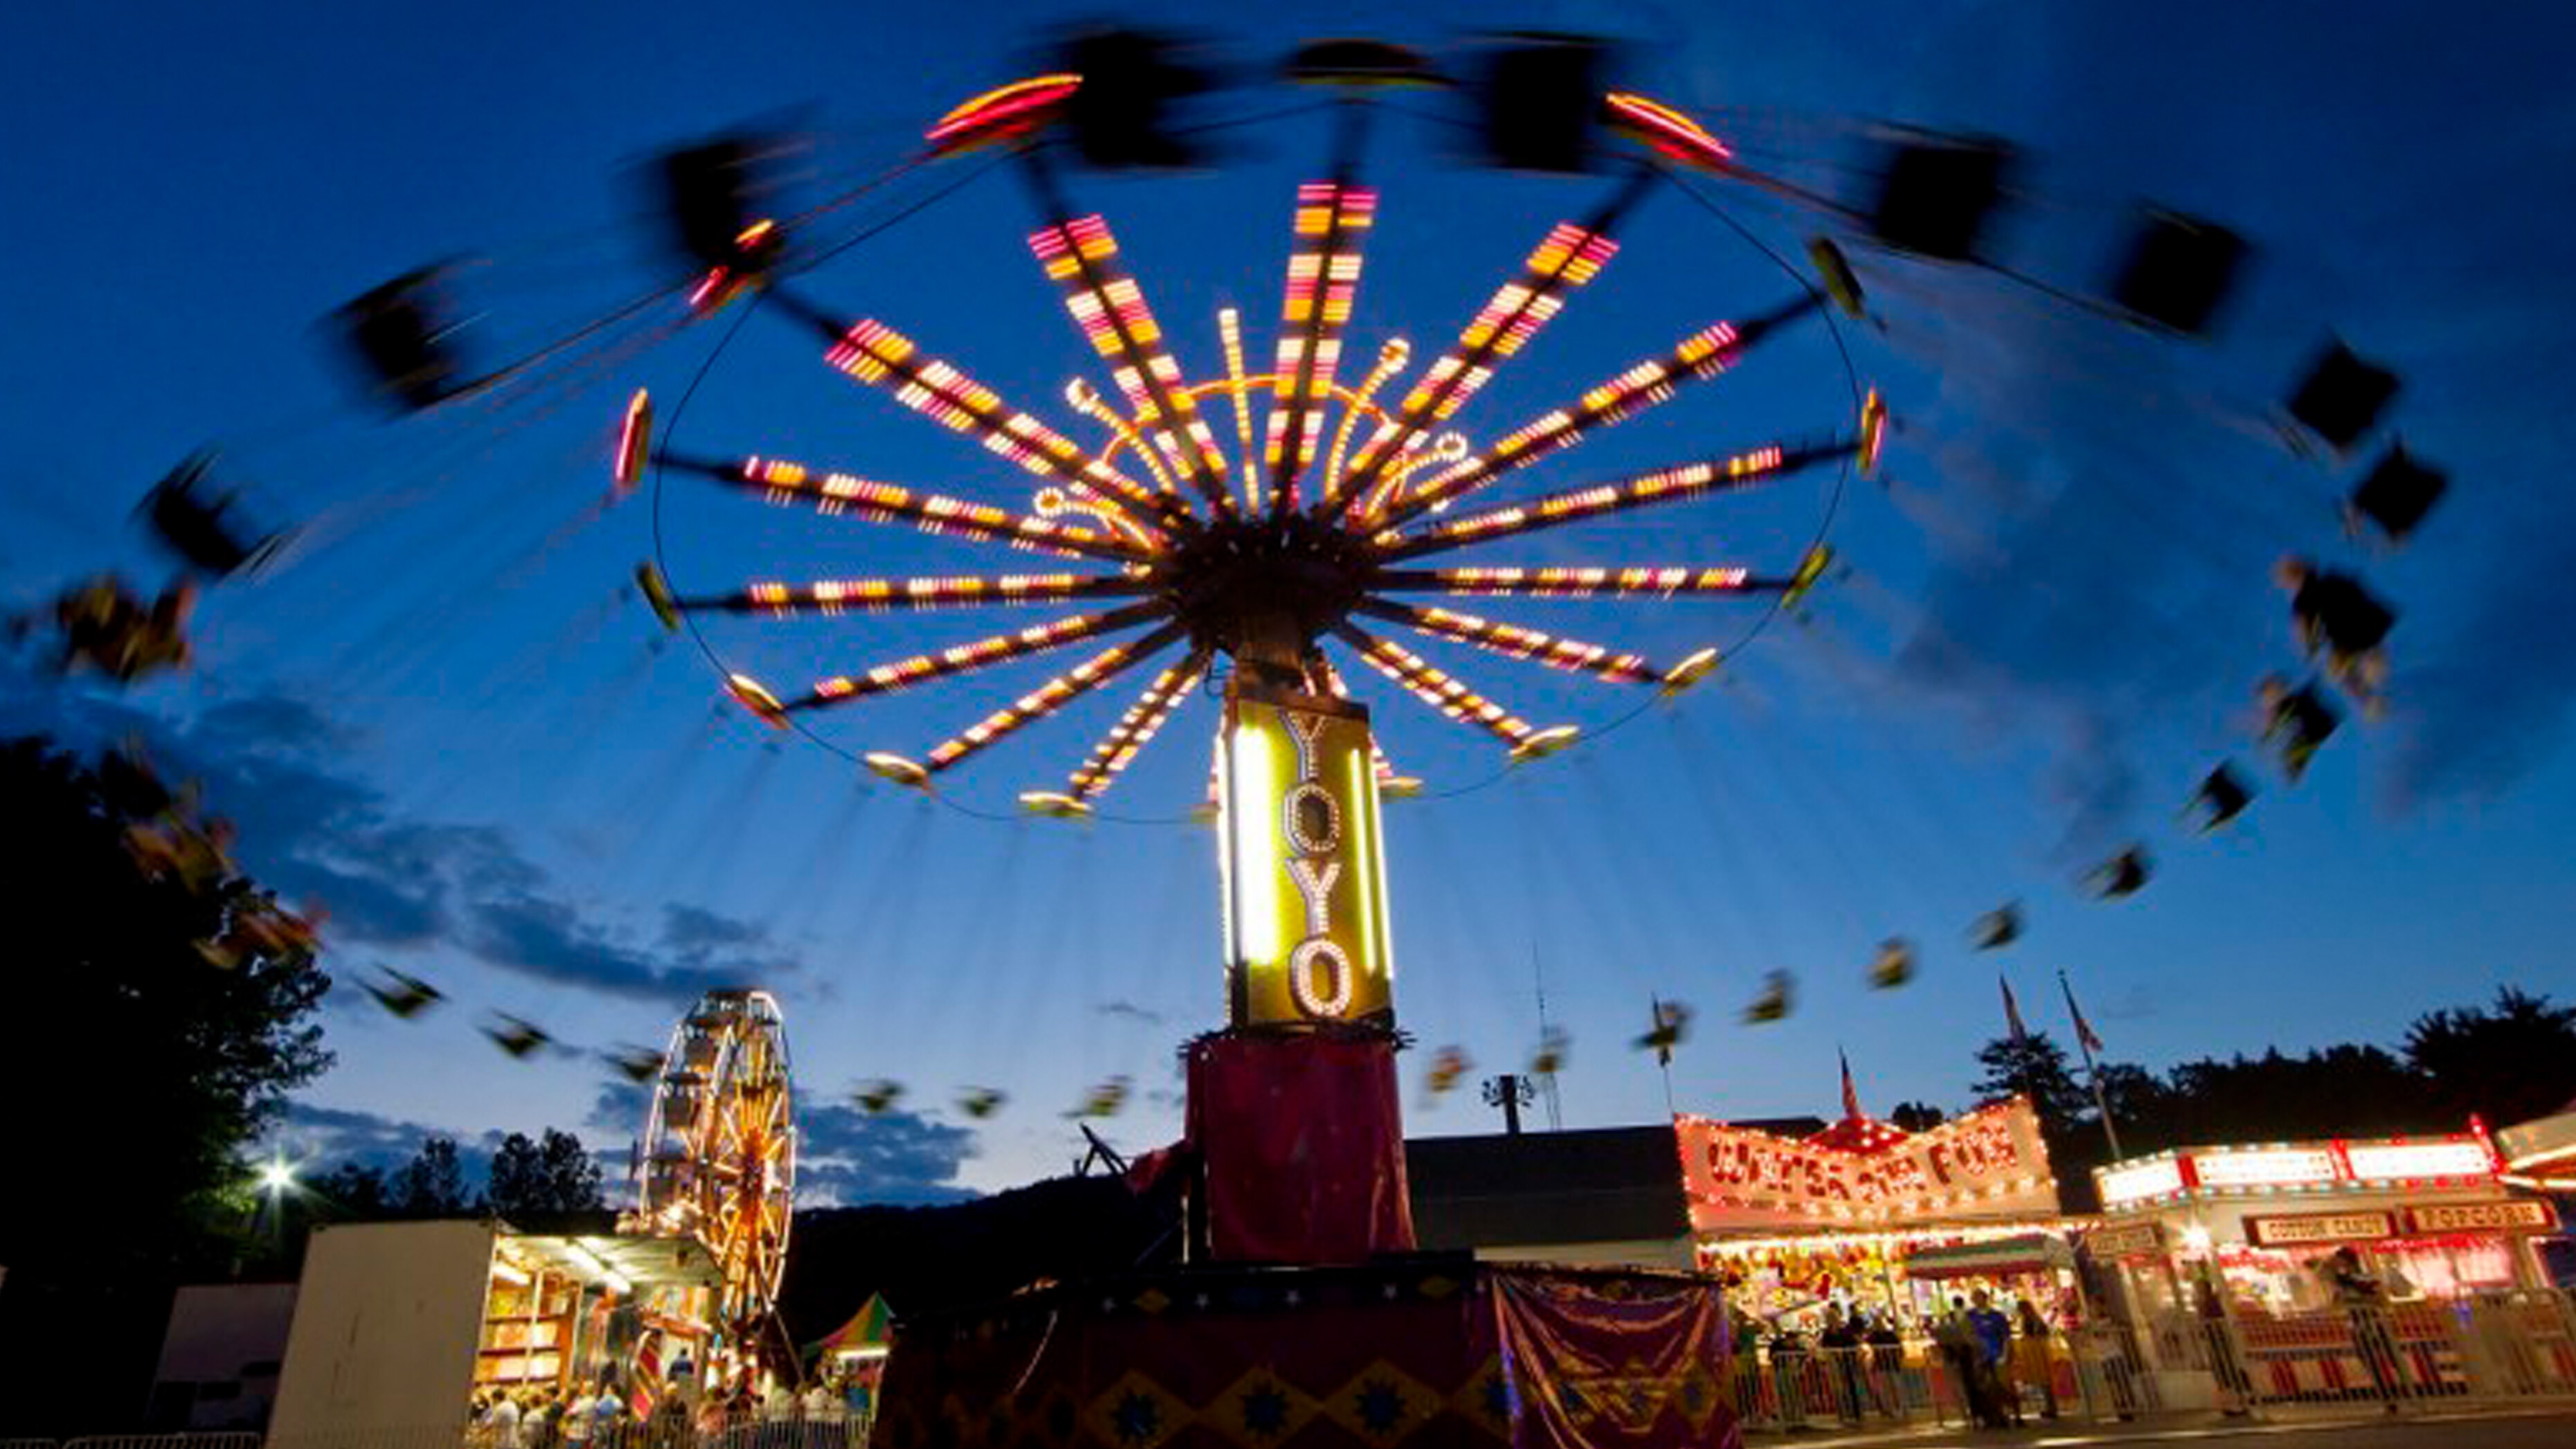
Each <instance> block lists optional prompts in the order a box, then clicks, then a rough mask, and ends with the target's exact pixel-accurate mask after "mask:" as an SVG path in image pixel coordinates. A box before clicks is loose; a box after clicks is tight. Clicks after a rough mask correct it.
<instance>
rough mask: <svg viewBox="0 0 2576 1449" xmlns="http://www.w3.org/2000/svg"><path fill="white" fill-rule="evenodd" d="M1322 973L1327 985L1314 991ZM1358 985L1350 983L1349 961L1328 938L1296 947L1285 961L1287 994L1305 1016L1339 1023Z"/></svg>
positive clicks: (1353, 981)
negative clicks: (1295, 1001) (1286, 962)
mask: <svg viewBox="0 0 2576 1449" xmlns="http://www.w3.org/2000/svg"><path fill="white" fill-rule="evenodd" d="M1319 971H1320V972H1321V973H1322V975H1323V977H1324V979H1325V981H1326V983H1327V985H1326V988H1325V989H1324V990H1323V991H1317V990H1316V989H1315V976H1316V974H1317V973H1318V972H1319ZM1358 988H1359V983H1358V982H1357V981H1355V980H1353V979H1352V975H1351V962H1350V958H1349V957H1347V956H1344V955H1343V954H1342V948H1341V947H1339V946H1336V945H1334V944H1333V943H1332V940H1331V938H1329V937H1325V936H1317V937H1315V938H1314V939H1313V940H1311V941H1308V942H1306V943H1305V944H1304V945H1302V946H1299V947H1298V948H1297V949H1296V951H1295V952H1293V953H1292V954H1290V956H1289V957H1288V994H1289V995H1290V996H1292V997H1295V998H1296V1000H1297V1009H1298V1010H1299V1011H1302V1012H1304V1013H1306V1014H1307V1015H1308V1016H1322V1017H1332V1018H1335V1019H1339V1018H1340V1017H1341V1016H1342V1015H1343V1014H1344V1013H1345V1012H1348V1011H1349V1010H1350V1009H1351V1000H1352V998H1353V996H1354V995H1355V994H1356V993H1357V991H1358Z"/></svg>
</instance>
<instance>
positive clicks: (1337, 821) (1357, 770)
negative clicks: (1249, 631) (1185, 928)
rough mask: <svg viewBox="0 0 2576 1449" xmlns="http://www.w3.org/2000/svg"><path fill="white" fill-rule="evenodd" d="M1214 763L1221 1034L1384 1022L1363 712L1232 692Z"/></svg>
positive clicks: (1388, 964) (1377, 868) (1241, 686)
mask: <svg viewBox="0 0 2576 1449" xmlns="http://www.w3.org/2000/svg"><path fill="white" fill-rule="evenodd" d="M1218 752H1219V753H1218V762H1217V763H1218V768H1217V776H1218V788H1219V791H1220V799H1219V833H1220V834H1221V835H1222V837H1223V843H1222V846H1221V848H1220V854H1221V858H1222V862H1223V866H1224V872H1225V940H1226V974H1227V986H1228V992H1227V994H1228V997H1229V1002H1230V1019H1231V1021H1232V1022H1233V1024H1234V1025H1236V1026H1254V1025H1285V1024H1298V1023H1309V1024H1310V1023H1316V1022H1331V1021H1365V1020H1369V1019H1372V1018H1384V1017H1386V1016H1388V1015H1390V1014H1391V1013H1392V1009H1393V1006H1392V999H1391V994H1390V991H1389V982H1390V980H1391V978H1392V977H1393V975H1394V963H1393V960H1392V958H1391V954H1390V952H1389V949H1388V941H1387V930H1386V852H1385V850H1384V847H1383V843H1382V837H1381V835H1380V831H1379V819H1378V792H1377V776H1376V774H1375V770H1374V766H1373V763H1372V759H1371V753H1370V750H1369V729H1368V714H1367V712H1366V711H1365V710H1362V709H1360V708H1359V707H1358V706H1356V705H1351V704H1346V703H1344V702H1342V701H1340V700H1335V699H1329V698H1321V697H1317V696H1312V695H1304V694H1297V693H1293V692H1287V691H1279V690H1273V689H1266V688H1261V687H1258V686H1255V685H1252V684H1250V683H1248V682H1245V681H1241V680H1238V681H1237V682H1236V684H1235V687H1234V690H1233V692H1232V695H1231V697H1230V698H1229V699H1228V701H1227V704H1226V720H1225V729H1224V732H1223V734H1222V735H1221V736H1220V738H1219V744H1218Z"/></svg>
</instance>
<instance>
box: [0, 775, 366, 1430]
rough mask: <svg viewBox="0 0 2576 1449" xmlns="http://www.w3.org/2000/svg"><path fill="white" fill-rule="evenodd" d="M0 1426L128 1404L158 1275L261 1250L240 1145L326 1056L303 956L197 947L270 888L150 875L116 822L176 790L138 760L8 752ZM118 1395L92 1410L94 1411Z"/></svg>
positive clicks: (136, 1385)
mask: <svg viewBox="0 0 2576 1449" xmlns="http://www.w3.org/2000/svg"><path fill="white" fill-rule="evenodd" d="M0 801H6V802H7V810H6V812H5V818H6V820H7V824H8V828H7V829H6V830H5V831H0V919H5V920H7V921H8V923H9V927H10V943H9V985H8V999H7V1003H6V1005H5V1006H0V1061H5V1062H6V1063H7V1069H6V1070H7V1072H8V1083H7V1084H8V1087H9V1089H10V1095H11V1098H12V1100H13V1101H14V1103H15V1110H13V1111H12V1113H11V1114H10V1117H9V1121H8V1125H7V1131H6V1134H5V1140H6V1142H7V1152H8V1156H7V1161H8V1168H7V1172H6V1174H5V1176H6V1179H7V1181H8V1184H9V1190H8V1191H6V1192H0V1266H5V1267H6V1268H7V1270H8V1278H7V1280H6V1284H5V1289H0V1435H5V1434H12V1433H23V1432H35V1433H50V1432H56V1431H58V1430H61V1429H63V1428H65V1427H67V1426H65V1425H63V1424H60V1423H55V1422H51V1421H49V1420H48V1419H47V1417H46V1416H47V1415H48V1414H49V1413H61V1412H63V1411H65V1410H66V1409H77V1410H80V1411H81V1415H82V1417H81V1421H80V1422H79V1423H78V1424H76V1425H71V1426H68V1427H75V1428H79V1429H82V1430H85V1431H92V1432H95V1431H97V1430H99V1429H101V1428H113V1427H114V1424H113V1423H112V1422H102V1421H103V1420H110V1419H112V1418H113V1416H114V1415H115V1414H117V1413H123V1412H129V1411H139V1410H140V1408H141V1406H142V1403H143V1399H144V1391H145V1388H146V1386H147V1384H148V1382H149V1377H150V1372H151V1364H152V1358H153V1353H154V1351H155V1350H156V1349H157V1347H158V1344H159V1341H160V1334H161V1328H162V1324H163V1320H164V1316H165V1313H166V1309H167V1305H168V1302H169V1291H170V1285H171V1284H173V1283H175V1282H179V1281H185V1280H187V1279H191V1278H202V1277H208V1276H214V1277H220V1276H223V1275H224V1274H225V1273H227V1272H228V1271H229V1270H230V1269H232V1268H233V1267H234V1266H235V1265H236V1264H237V1263H238V1262H239V1261H240V1260H241V1258H242V1256H243V1255H244V1254H245V1253H246V1252H248V1251H250V1250H251V1249H252V1246H253V1245H254V1243H255V1242H256V1223H255V1218H256V1213H255V1209H256V1206H257V1201H256V1198H255V1197H254V1195H253V1193H252V1191H251V1188H250V1183H249V1181H248V1176H247V1174H246V1172H245V1171H244V1169H243V1167H242V1155H243V1152H244V1150H245V1149H246V1148H247V1147H248V1146H249V1145H250V1144H251V1143H252V1142H253V1141H254V1140H256V1139H257V1137H258V1136H259V1134H260V1133H261V1132H262V1130H264V1129H265V1128H266V1127H267V1125H268V1124H269V1123H270V1122H271V1121H273V1120H274V1118H275V1116H276V1114H277V1112H278V1111H279V1109H280V1108H281V1107H282V1106H283V1104H284V1101H285V1096H286V1093H287V1092H288V1091H290V1090H292V1089H293V1088H295V1087H298V1086H301V1085H303V1084H305V1083H307V1082H310V1081H312V1080H313V1079H314V1078H315V1077H317V1076H319V1075H321V1073H322V1071H323V1070H324V1068H326V1067H328V1066H329V1065H330V1062H331V1054H330V1053H329V1052H328V1051H326V1050H325V1049H324V1048H323V1046H322V1032H321V1028H320V1027H319V1026H318V1025H316V1024H315V1023H314V1021H313V1019H312V1018H313V1013H314V1010H315V1008H316V1007H317V1006H319V1005H320V1003H321V1000H322V996H323V993H324V991H325V990H326V989H327V988H328V985H329V981H328V978H327V977H325V976H324V975H323V973H322V971H321V969H320V968H319V967H318V966H317V965H316V964H315V962H314V960H313V958H312V956H311V953H310V952H309V951H306V950H301V949H295V950H281V951H276V952H267V951H261V950H252V951H249V952H246V953H244V954H241V955H238V956H232V955H230V954H229V953H220V954H224V955H225V956H226V957H227V959H228V960H229V962H230V964H228V965H227V964H218V962H217V960H216V959H212V958H210V955H209V952H208V951H207V950H206V949H204V948H203V943H207V942H209V941H212V940H215V939H216V938H218V937H220V936H222V935H223V934H224V932H225V930H226V928H227V925H228V924H229V923H231V922H233V921H235V920H236V919H238V918H239V917H240V916H241V915H242V914H243V913H244V912H246V911H252V910H256V909H257V908H258V906H259V904H260V903H261V902H262V901H264V900H265V899H266V898H267V893H266V892H263V891H262V890H261V889H260V888H259V886H258V885H257V884H256V883H255V882H253V881H250V880H248V879H245V878H242V877H241V876H239V875H238V874H223V875H222V878H201V879H197V880H193V881H191V880H188V879H185V878H183V877H182V876H180V875H179V874H177V873H173V872H166V871H165V872H163V873H161V874H160V875H158V876H157V877H156V876H154V875H152V874H149V873H147V871H146V870H145V869H144V868H143V867H142V865H141V864H140V863H139V862H138V860H137V857H136V853H135V852H134V851H133V850H132V849H131V848H130V836H129V831H130V829H131V827H135V826H138V825H141V826H146V827H149V826H150V825H152V823H153V822H154V821H156V820H157V819H158V818H159V817H160V815H161V812H163V811H164V810H165V809H167V808H169V806H170V804H171V801H170V797H169V794H168V792H167V791H166V789H165V788H164V787H163V786H162V785H161V784H160V782H158V781H157V780H155V779H153V778H152V776H151V775H150V774H149V773H147V772H146V771H144V770H142V769H139V768H137V767H135V766H134V765H132V764H130V763H128V762H126V761H124V760H122V759H120V758H118V757H116V756H112V755H111V756H108V757H105V758H103V759H101V760H100V761H98V762H97V763H91V762H88V761H84V760H81V759H78V758H75V757H73V756H72V755H69V754H66V753H64V752H62V751H61V750H59V749H57V748H55V747H54V746H53V745H51V744H50V743H49V742H47V741H44V740H39V739H16V740H9V741H6V742H0ZM102 1405H106V1406H110V1407H109V1408H108V1409H107V1410H105V1411H104V1412H102V1411H101V1410H100V1407H99V1406H102Z"/></svg>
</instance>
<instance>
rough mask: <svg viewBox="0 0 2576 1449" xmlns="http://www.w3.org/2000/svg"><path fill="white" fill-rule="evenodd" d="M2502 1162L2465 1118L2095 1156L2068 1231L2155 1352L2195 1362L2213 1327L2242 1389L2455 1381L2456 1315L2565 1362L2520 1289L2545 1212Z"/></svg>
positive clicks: (2459, 1343) (2560, 1334)
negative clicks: (2376, 1134) (2086, 1203)
mask: <svg viewBox="0 0 2576 1449" xmlns="http://www.w3.org/2000/svg"><path fill="white" fill-rule="evenodd" d="M2504 1173H2505V1166H2504V1161H2503V1159H2502V1157H2501V1156H2500V1155H2499V1154H2498V1153H2497V1150H2496V1146H2495V1144H2494V1143H2493V1142H2492V1141H2490V1140H2489V1138H2488V1136H2487V1134H2486V1132H2485V1130H2484V1129H2483V1128H2482V1127H2480V1126H2478V1125H2477V1124H2475V1123H2472V1124H2471V1125H2470V1129H2469V1130H2468V1131H2466V1132H2460V1133H2453V1134H2450V1135H2447V1136H2440V1137H2421V1138H2380V1139H2346V1138H2334V1139H2330V1140H2327V1141H2322V1142H2282V1143H2266V1144H2262V1145H2258V1146H2239V1147H2188V1148H2178V1149H2174V1150H2171V1151H2167V1152H2161V1153H2157V1154H2155V1155H2154V1156H2151V1157H2142V1158H2132V1159H2129V1160H2127V1161H2123V1162H2116V1163H2113V1164H2111V1165H2110V1166H2108V1167H2103V1168H2097V1169H2095V1171H2094V1176H2095V1179H2096V1180H2097V1181H2098V1182H2099V1184H2100V1186H2101V1190H2102V1203H2103V1208H2104V1212H2105V1222H2104V1225H2103V1226H2102V1227H2101V1228H2100V1229H2099V1230H2098V1231H2096V1232H2093V1233H2091V1234H2089V1235H2088V1236H2087V1237H2086V1238H2085V1240H2084V1242H2083V1244H2082V1247H2083V1251H2084V1254H2085V1256H2086V1257H2087V1258H2089V1259H2090V1260H2092V1261H2093V1262H2094V1263H2096V1264H2098V1265H2100V1267H2101V1270H2102V1272H2103V1275H2104V1276H2105V1278H2106V1279H2108V1280H2109V1283H2110V1293H2109V1296H2111V1297H2112V1298H2114V1299H2115V1300H2116V1301H2117V1302H2118V1304H2119V1310H2120V1312H2121V1314H2122V1316H2123V1317H2124V1318H2125V1319H2126V1320H2127V1322H2128V1323H2129V1324H2130V1325H2131V1326H2132V1327H2133V1328H2135V1329H2136V1330H2137V1331H2138V1333H2139V1335H2140V1337H2141V1339H2142V1341H2144V1342H2145V1343H2147V1344H2148V1345H2150V1346H2151V1347H2150V1352H2151V1353H2152V1354H2153V1355H2154V1357H2155V1358H2156V1359H2157V1361H2158V1362H2159V1363H2161V1364H2163V1365H2164V1366H2166V1367H2168V1368H2179V1367H2182V1366H2184V1365H2186V1364H2193V1365H2200V1364H2204V1363H2205V1361H2206V1359H2207V1357H2208V1354H2209V1353H2210V1352H2211V1350H2210V1348H2209V1347H2208V1345H2209V1344H2211V1343H2213V1342H2215V1341H2217V1340H2216V1339H2215V1338H2214V1337H2213V1335H2220V1333H2221V1330H2222V1329H2223V1330H2224V1334H2223V1338H2224V1340H2225V1344H2226V1347H2225V1349H2224V1352H2223V1354H2222V1356H2224V1357H2229V1358H2231V1359H2232V1358H2235V1357H2237V1356H2241V1357H2242V1359H2243V1361H2242V1362H2229V1363H2226V1364H2224V1365H2222V1366H2221V1368H2220V1377H2221V1379H2222V1380H2232V1381H2233V1383H2232V1385H2231V1386H2232V1387H2234V1388H2236V1389H2237V1390H2239V1391H2250V1392H2252V1393H2253V1394H2255V1395H2257V1396H2287V1397H2298V1396H2306V1395H2312V1394H2318V1393H2327V1394H2331V1393H2336V1392H2344V1391H2349V1392H2355V1393H2359V1392H2400V1391H2402V1392H2407V1393H2414V1392H2419V1391H2420V1392H2443V1393H2447V1392H2466V1391H2468V1389H2469V1386H2470V1385H2469V1380H2470V1377H2471V1375H2472V1372H2473V1367H2474V1366H2473V1364H2471V1363H2470V1362H2469V1360H2470V1359H2473V1358H2474V1357H2475V1356H2476V1355H2475V1353H2474V1352H2473V1351H2470V1349H2469V1346H2467V1345H2465V1344H2464V1340H2463V1332H2464V1331H2466V1332H2468V1333H2469V1334H2470V1335H2471V1336H2473V1337H2475V1336H2486V1335H2491V1334H2492V1335H2500V1336H2501V1339H2504V1340H2512V1341H2514V1342H2515V1343H2517V1344H2519V1345H2521V1347H2520V1348H2518V1349H2517V1350H2516V1352H2517V1353H2521V1352H2523V1351H2524V1350H2527V1349H2528V1347H2529V1346H2530V1345H2531V1344H2533V1343H2536V1342H2540V1341H2541V1340H2546V1341H2547V1343H2548V1344H2549V1345H2551V1348H2550V1359H2549V1363H2548V1364H2546V1365H2542V1367H2543V1368H2545V1369H2546V1370H2547V1372H2548V1373H2549V1374H2550V1375H2555V1376H2567V1375H2576V1357H2569V1356H2568V1354H2567V1353H2566V1352H2565V1351H2564V1347H2565V1340H2566V1338H2567V1332H2566V1328H2565V1325H2564V1324H2563V1323H2562V1322H2560V1319H2559V1315H2558V1312H2557V1310H2556V1307H2555V1305H2554V1304H2553V1303H2550V1302H2547V1301H2543V1297H2544V1296H2536V1295H2533V1294H2531V1293H2530V1292H2529V1291H2527V1290H2531V1289H2535V1288H2539V1287H2542V1286H2545V1279H2544V1278H2543V1276H2542V1274H2541V1271H2540V1267H2539V1259H2538V1254H2537V1253H2536V1251H2535V1249H2534V1244H2535V1242H2536V1241H2537V1239H2538V1238H2539V1237H2540V1236H2541V1235H2543V1234H2546V1233H2548V1232H2550V1231H2551V1230H2552V1229H2554V1228H2555V1227H2556V1226H2557V1224H2558V1217H2557V1213H2556V1211H2555V1210H2554V1209H2553V1208H2552V1207H2551V1205H2550V1204H2549V1203H2548V1202H2547V1201H2545V1200H2541V1199H2537V1198H2517V1197H2514V1196H2511V1195H2510V1194H2509V1193H2508V1192H2507V1190H2506V1188H2505V1185H2504V1182H2503V1177H2504ZM2532 1312H2537V1313H2538V1314H2539V1315H2540V1319H2539V1320H2538V1321H2536V1322H2535V1323H2533V1324H2529V1325H2526V1324H2524V1323H2523V1322H2522V1321H2521V1320H2522V1319H2523V1317H2524V1316H2525V1315H2526V1314H2528V1313H2532ZM2535 1335H2536V1336H2535ZM2371 1341H2377V1342H2380V1343H2382V1344H2384V1345H2385V1347H2383V1348H2382V1349H2381V1350H2380V1351H2379V1354H2378V1358H2379V1363H2378V1365H2377V1367H2376V1368H2374V1366H2373V1364H2372V1362H2371V1358H2372V1355H2371V1354H2370V1352H2369V1351H2368V1350H2369V1348H2370V1342H2371Z"/></svg>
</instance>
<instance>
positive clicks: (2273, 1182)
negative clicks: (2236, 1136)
mask: <svg viewBox="0 0 2576 1449" xmlns="http://www.w3.org/2000/svg"><path fill="white" fill-rule="evenodd" d="M2191 1162H2192V1166H2193V1167H2194V1168H2195V1169H2197V1170H2198V1174H2199V1180H2200V1185H2201V1186H2202V1187H2305V1186H2309V1185H2312V1184H2319V1183H2328V1182H2332V1181H2334V1179H2335V1160H2334V1154H2333V1153H2331V1152H2329V1151H2327V1150H2326V1149H2324V1148H2322V1147H2317V1148H2302V1147H2265V1148H2256V1149H2254V1150H2251V1151H2241V1152H2196V1153H2194V1154H2192V1159H2191Z"/></svg>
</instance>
